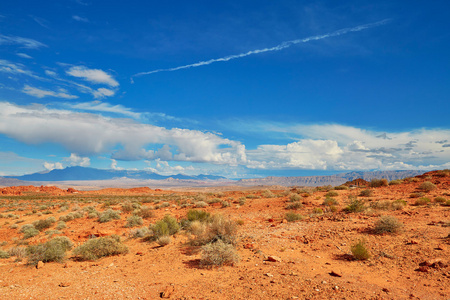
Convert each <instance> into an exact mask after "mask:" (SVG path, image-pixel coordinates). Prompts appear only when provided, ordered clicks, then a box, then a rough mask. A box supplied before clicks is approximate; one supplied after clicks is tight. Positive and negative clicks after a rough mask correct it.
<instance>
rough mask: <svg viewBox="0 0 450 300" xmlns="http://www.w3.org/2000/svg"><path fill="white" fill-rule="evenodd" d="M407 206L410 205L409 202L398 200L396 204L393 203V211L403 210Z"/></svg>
mask: <svg viewBox="0 0 450 300" xmlns="http://www.w3.org/2000/svg"><path fill="white" fill-rule="evenodd" d="M407 204H408V202H406V201H405V200H403V199H397V200H395V201H394V202H392V209H393V210H402V209H403V208H404V207H405V206H406V205H407Z"/></svg>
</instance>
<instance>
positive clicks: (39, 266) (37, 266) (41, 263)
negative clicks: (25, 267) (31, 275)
mask: <svg viewBox="0 0 450 300" xmlns="http://www.w3.org/2000/svg"><path fill="white" fill-rule="evenodd" d="M43 267H44V263H43V262H42V261H39V262H38V263H37V265H36V269H42V268H43Z"/></svg>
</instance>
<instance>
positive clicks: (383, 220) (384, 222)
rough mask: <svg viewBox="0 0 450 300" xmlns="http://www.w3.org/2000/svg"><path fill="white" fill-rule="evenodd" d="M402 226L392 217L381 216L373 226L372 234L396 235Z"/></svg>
mask: <svg viewBox="0 0 450 300" xmlns="http://www.w3.org/2000/svg"><path fill="white" fill-rule="evenodd" d="M401 227H402V224H401V223H400V222H399V221H398V219H397V218H395V217H393V216H382V217H380V219H378V221H377V222H376V224H375V228H374V232H375V233H377V234H383V233H397V232H398V231H399V230H400V228H401Z"/></svg>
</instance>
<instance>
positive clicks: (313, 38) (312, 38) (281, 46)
mask: <svg viewBox="0 0 450 300" xmlns="http://www.w3.org/2000/svg"><path fill="white" fill-rule="evenodd" d="M390 20H391V19H384V20H382V21H379V22H375V23H369V24H365V25H360V26H356V27H352V28H344V29H339V30H337V31H334V32H331V33H326V34H322V35H315V36H310V37H307V38H304V39H298V40H292V41H287V42H283V43H281V44H279V45H277V46H275V47H271V48H264V49H258V50H252V51H248V52H245V53H241V54H235V55H229V56H225V57H221V58H215V59H210V60H205V61H200V62H197V63H194V64H190V65H185V66H179V67H175V68H169V69H157V70H153V71H148V72H140V73H137V74H134V75H133V76H132V77H131V81H132V82H133V77H139V76H143V75H150V74H154V73H159V72H172V71H177V70H181V69H189V68H195V67H200V66H206V65H210V64H212V63H215V62H219V61H229V60H232V59H236V58H242V57H246V56H249V55H253V54H259V53H264V52H271V51H280V50H283V49H286V48H289V47H291V46H292V45H296V44H301V43H307V42H310V41H317V40H321V39H325V38H329V37H333V36H339V35H343V34H346V33H349V32H356V31H361V30H364V29H369V28H372V27H377V26H380V25H384V24H386V23H388V22H389V21H390Z"/></svg>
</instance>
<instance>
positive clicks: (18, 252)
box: [8, 246, 27, 261]
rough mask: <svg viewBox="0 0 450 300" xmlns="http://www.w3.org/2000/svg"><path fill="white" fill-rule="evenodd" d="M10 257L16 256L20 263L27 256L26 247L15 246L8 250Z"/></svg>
mask: <svg viewBox="0 0 450 300" xmlns="http://www.w3.org/2000/svg"><path fill="white" fill-rule="evenodd" d="M8 253H9V255H11V256H15V257H16V259H17V260H18V261H21V260H22V259H24V258H25V257H26V256H27V251H26V248H25V247H20V246H15V247H12V248H10V249H9V250H8Z"/></svg>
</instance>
